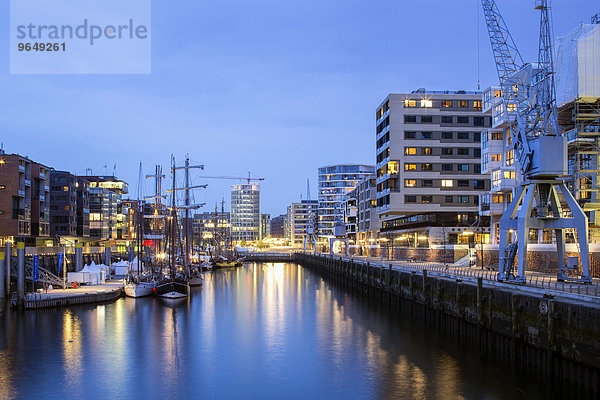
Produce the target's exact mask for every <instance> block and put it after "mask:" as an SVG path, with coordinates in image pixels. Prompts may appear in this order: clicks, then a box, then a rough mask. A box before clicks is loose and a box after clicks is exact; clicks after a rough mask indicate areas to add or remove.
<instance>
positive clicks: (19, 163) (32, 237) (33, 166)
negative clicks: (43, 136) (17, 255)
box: [0, 150, 50, 245]
mask: <svg viewBox="0 0 600 400" xmlns="http://www.w3.org/2000/svg"><path fill="white" fill-rule="evenodd" d="M48 171H49V168H48V167H46V166H44V165H42V164H39V163H36V162H34V161H32V160H30V159H28V158H27V157H24V156H20V155H18V154H6V153H5V152H4V151H1V150H0V242H1V243H0V244H4V242H5V241H6V240H11V241H15V240H24V241H25V242H26V243H27V244H28V245H35V244H36V242H37V241H38V240H44V239H45V238H48V237H49V235H50V226H49V225H50V220H49V218H50V216H49V209H50V208H49V197H50V196H49V187H48V179H49V178H48Z"/></svg>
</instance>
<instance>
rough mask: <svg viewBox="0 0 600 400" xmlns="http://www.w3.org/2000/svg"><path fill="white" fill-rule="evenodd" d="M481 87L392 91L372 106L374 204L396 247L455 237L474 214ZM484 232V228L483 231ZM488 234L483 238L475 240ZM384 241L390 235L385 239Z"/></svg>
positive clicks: (484, 120)
mask: <svg viewBox="0 0 600 400" xmlns="http://www.w3.org/2000/svg"><path fill="white" fill-rule="evenodd" d="M481 110H482V95H481V92H467V91H462V90H461V91H427V90H425V89H419V90H416V91H414V92H412V93H408V94H390V95H388V96H387V97H386V98H385V99H384V100H383V102H382V103H381V104H380V105H379V106H378V107H377V110H376V117H375V118H376V127H377V128H376V162H377V164H376V171H377V172H376V174H377V178H376V193H377V194H376V207H377V208H376V209H377V215H378V217H379V219H380V220H381V224H382V227H381V234H385V236H393V238H392V239H391V240H396V239H399V240H405V242H403V243H400V245H401V246H404V245H407V246H428V245H431V244H439V243H442V242H443V243H460V242H462V241H463V239H464V240H465V241H466V239H467V238H466V237H461V235H462V233H463V232H465V231H468V230H469V229H470V228H471V227H472V226H473V225H477V224H481V221H480V219H479V213H478V211H479V194H480V193H482V192H485V191H488V190H489V180H488V179H485V178H484V177H483V176H482V175H481V144H480V142H481V133H482V131H484V130H486V128H489V127H490V126H491V118H490V117H489V116H485V115H482V113H481ZM483 235H486V234H483ZM478 239H482V240H486V237H483V238H478ZM388 240H390V239H389V238H388Z"/></svg>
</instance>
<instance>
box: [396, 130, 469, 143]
mask: <svg viewBox="0 0 600 400" xmlns="http://www.w3.org/2000/svg"><path fill="white" fill-rule="evenodd" d="M471 135H472V136H471ZM386 136H387V134H386ZM471 138H472V140H473V141H474V142H479V141H481V132H451V131H443V132H414V131H405V132H404V139H438V140H439V139H442V140H454V139H456V140H470V139H471Z"/></svg>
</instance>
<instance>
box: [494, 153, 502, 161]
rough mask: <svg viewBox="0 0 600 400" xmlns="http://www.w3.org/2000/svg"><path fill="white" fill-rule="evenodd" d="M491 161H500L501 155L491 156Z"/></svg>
mask: <svg viewBox="0 0 600 400" xmlns="http://www.w3.org/2000/svg"><path fill="white" fill-rule="evenodd" d="M492 161H502V154H492Z"/></svg>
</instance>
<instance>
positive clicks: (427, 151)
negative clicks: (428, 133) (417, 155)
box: [421, 147, 432, 156]
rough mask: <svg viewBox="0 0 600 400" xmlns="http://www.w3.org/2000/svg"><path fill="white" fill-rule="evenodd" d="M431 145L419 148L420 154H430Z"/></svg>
mask: <svg viewBox="0 0 600 400" xmlns="http://www.w3.org/2000/svg"><path fill="white" fill-rule="evenodd" d="M431 151H432V149H431V147H423V148H421V155H424V156H430V155H431Z"/></svg>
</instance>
